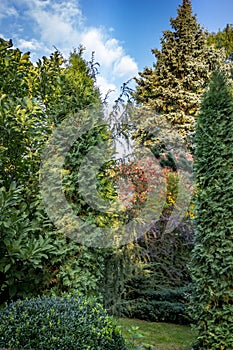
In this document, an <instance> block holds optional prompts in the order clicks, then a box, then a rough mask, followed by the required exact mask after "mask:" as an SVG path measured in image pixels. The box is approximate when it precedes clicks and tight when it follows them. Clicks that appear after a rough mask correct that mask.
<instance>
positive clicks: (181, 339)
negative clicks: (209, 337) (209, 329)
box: [118, 318, 195, 350]
mask: <svg viewBox="0 0 233 350" xmlns="http://www.w3.org/2000/svg"><path fill="white" fill-rule="evenodd" d="M118 324H119V325H120V326H121V331H122V335H123V336H124V338H125V339H126V340H128V341H129V340H131V339H132V338H131V334H130V332H129V329H130V328H131V327H138V333H140V334H141V335H143V337H142V338H138V339H137V345H143V344H150V345H152V346H153V347H154V349H156V350H190V349H191V347H192V342H193V340H194V337H195V334H194V333H193V331H192V330H191V328H190V327H189V326H182V325H176V324H170V323H160V322H147V321H142V320H137V319H128V318H120V319H119V320H118Z"/></svg>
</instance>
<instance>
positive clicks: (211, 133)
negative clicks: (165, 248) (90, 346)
mask: <svg viewBox="0 0 233 350" xmlns="http://www.w3.org/2000/svg"><path fill="white" fill-rule="evenodd" d="M232 135H233V96H232V86H230V85H229V83H228V81H227V79H226V76H225V75H224V73H223V72H222V71H216V72H214V74H213V76H212V80H211V82H210V85H209V87H208V89H207V90H206V92H205V94H204V97H203V101H202V104H201V110H200V113H199V117H198V121H197V131H196V144H197V146H196V157H195V158H196V160H195V174H196V185H197V199H196V233H195V248H194V250H193V255H192V263H191V266H192V267H193V268H192V276H193V282H194V294H193V296H192V300H191V314H192V317H193V319H194V322H195V329H196V331H197V343H196V346H195V349H202V350H203V349H211V350H214V349H216V350H217V349H222V350H224V349H225V350H230V349H232V348H233V322H232V313H233V290H232V284H233V268H232V267H233V255H232V250H233V236H232V230H233V219H232V211H233V201H232V191H233V177H232V159H233V136H232Z"/></svg>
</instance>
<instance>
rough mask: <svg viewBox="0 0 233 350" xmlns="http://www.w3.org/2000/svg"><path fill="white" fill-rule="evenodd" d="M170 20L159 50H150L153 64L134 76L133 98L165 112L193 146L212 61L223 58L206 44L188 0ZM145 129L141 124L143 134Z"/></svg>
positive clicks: (161, 112) (163, 113)
mask: <svg viewBox="0 0 233 350" xmlns="http://www.w3.org/2000/svg"><path fill="white" fill-rule="evenodd" d="M170 23H171V27H172V30H165V31H164V32H163V36H162V38H161V50H159V49H153V50H152V53H153V54H154V55H155V58H156V62H155V63H154V65H153V67H152V68H148V67H147V68H145V69H144V71H143V72H141V73H139V75H140V78H137V79H136V82H137V86H136V92H135V94H134V97H135V99H136V101H137V103H139V104H143V105H144V106H145V105H146V106H148V107H149V108H150V109H152V110H154V111H155V112H157V113H158V114H160V115H161V114H162V115H164V116H165V117H166V119H167V120H168V121H169V123H171V125H172V126H174V127H176V128H177V130H178V132H179V133H180V135H181V136H182V137H183V138H184V140H185V142H186V143H187V144H188V145H189V146H190V147H191V148H192V142H191V140H190V135H192V133H193V130H194V125H195V118H196V115H197V111H198V108H199V105H200V98H201V95H202V92H203V88H204V87H205V86H206V84H207V82H208V80H209V77H210V74H211V71H212V70H213V67H214V66H215V63H216V62H217V61H219V60H222V59H223V57H222V56H221V52H219V51H216V50H215V49H214V48H213V47H209V46H207V45H206V38H207V35H206V33H205V32H204V31H203V29H202V28H201V27H200V24H199V23H198V21H197V18H196V16H195V15H193V14H192V4H191V1H190V0H183V2H182V5H180V6H179V7H178V15H177V17H176V18H171V20H170ZM155 118H159V117H158V115H156V116H155ZM145 123H146V121H145V122H144V124H145ZM144 129H145V127H144V126H143V125H142V126H141V128H140V130H141V133H142V134H143V130H144ZM140 130H139V131H140ZM191 139H192V137H191Z"/></svg>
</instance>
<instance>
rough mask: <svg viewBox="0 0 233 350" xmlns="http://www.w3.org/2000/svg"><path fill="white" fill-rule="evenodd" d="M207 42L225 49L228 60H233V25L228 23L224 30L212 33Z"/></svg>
mask: <svg viewBox="0 0 233 350" xmlns="http://www.w3.org/2000/svg"><path fill="white" fill-rule="evenodd" d="M207 43H208V44H210V45H214V46H215V48H216V49H221V48H223V49H224V50H225V56H226V60H228V61H231V62H233V25H232V24H227V25H226V27H225V28H224V29H223V30H219V31H218V32H217V33H210V34H209V35H208V38H207Z"/></svg>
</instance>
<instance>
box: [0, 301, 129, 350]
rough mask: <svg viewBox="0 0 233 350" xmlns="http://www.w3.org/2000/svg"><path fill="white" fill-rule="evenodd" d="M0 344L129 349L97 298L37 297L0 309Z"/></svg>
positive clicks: (45, 349)
mask: <svg viewBox="0 0 233 350" xmlns="http://www.w3.org/2000/svg"><path fill="white" fill-rule="evenodd" d="M0 320H1V323H0V347H8V348H17V349H25V350H26V349H31V350H32V349H33V350H58V349H59V350H118V349H120V350H126V349H127V347H126V345H125V341H124V339H123V337H122V336H121V334H120V331H119V329H118V328H117V326H116V325H115V323H114V320H113V319H112V318H111V317H110V316H108V315H107V313H106V311H105V310H104V309H103V308H102V306H101V305H100V304H98V303H97V302H96V301H95V300H94V299H84V298H81V297H70V298H68V297H56V298H46V297H42V298H35V299H30V300H23V301H17V302H14V303H11V304H10V305H9V306H7V307H5V308H4V309H2V310H0Z"/></svg>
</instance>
